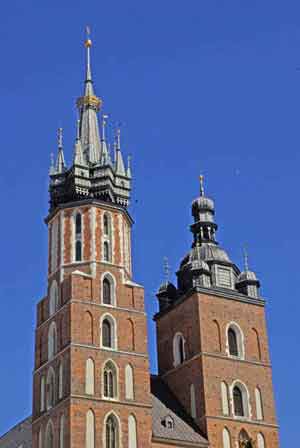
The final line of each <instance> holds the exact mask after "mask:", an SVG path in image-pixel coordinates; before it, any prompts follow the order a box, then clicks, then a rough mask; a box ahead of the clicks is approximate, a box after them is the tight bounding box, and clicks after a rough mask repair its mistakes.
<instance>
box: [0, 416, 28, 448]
mask: <svg viewBox="0 0 300 448" xmlns="http://www.w3.org/2000/svg"><path fill="white" fill-rule="evenodd" d="M31 446H32V433H31V417H28V418H26V419H25V420H22V421H21V422H20V423H18V424H17V425H16V426H14V427H13V428H12V429H11V430H10V431H8V432H6V433H5V434H3V436H2V437H0V448H19V447H22V448H31Z"/></svg>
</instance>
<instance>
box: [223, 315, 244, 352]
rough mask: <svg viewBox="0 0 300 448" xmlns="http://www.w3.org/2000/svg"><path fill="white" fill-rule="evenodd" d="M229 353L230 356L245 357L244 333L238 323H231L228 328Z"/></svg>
mask: <svg viewBox="0 0 300 448" xmlns="http://www.w3.org/2000/svg"><path fill="white" fill-rule="evenodd" d="M227 353H228V355H229V356H234V357H238V358H242V359H243V358H244V355H245V350H244V335H243V333H242V330H241V329H240V327H239V326H238V325H237V324H236V323H231V324H230V325H229V327H228V330H227Z"/></svg>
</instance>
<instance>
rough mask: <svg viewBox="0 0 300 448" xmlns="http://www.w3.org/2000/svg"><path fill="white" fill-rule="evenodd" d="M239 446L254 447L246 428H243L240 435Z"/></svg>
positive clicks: (240, 447) (244, 447)
mask: <svg viewBox="0 0 300 448" xmlns="http://www.w3.org/2000/svg"><path fill="white" fill-rule="evenodd" d="M239 448H254V446H253V443H252V440H251V439H250V437H249V436H248V434H247V432H246V431H245V430H244V429H242V430H241V432H240V435H239Z"/></svg>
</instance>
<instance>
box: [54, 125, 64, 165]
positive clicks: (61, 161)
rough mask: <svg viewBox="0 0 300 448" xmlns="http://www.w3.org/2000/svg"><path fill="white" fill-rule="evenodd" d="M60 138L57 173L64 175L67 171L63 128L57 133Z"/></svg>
mask: <svg viewBox="0 0 300 448" xmlns="http://www.w3.org/2000/svg"><path fill="white" fill-rule="evenodd" d="M57 137H58V154H57V161H56V172H57V173H63V172H64V171H65V167H66V164H65V157H64V151H63V130H62V128H59V129H58V133H57Z"/></svg>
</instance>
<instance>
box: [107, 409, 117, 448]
mask: <svg viewBox="0 0 300 448" xmlns="http://www.w3.org/2000/svg"><path fill="white" fill-rule="evenodd" d="M119 432H120V431H119V423H118V420H117V418H116V417H115V415H113V414H111V415H110V416H109V417H108V418H107V419H106V423H105V448H119V438H120V435H119Z"/></svg>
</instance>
